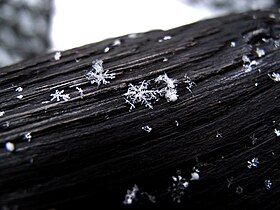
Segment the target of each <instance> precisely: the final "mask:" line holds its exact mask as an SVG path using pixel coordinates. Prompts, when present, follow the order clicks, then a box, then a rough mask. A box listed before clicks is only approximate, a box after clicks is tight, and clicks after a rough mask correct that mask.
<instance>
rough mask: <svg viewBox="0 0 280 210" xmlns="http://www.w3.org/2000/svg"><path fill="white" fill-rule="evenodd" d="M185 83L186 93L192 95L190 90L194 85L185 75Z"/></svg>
mask: <svg viewBox="0 0 280 210" xmlns="http://www.w3.org/2000/svg"><path fill="white" fill-rule="evenodd" d="M184 77H185V81H184V82H185V83H186V85H187V87H186V88H187V89H188V91H189V92H190V93H192V88H193V87H194V86H196V84H195V83H194V82H193V81H192V80H191V78H190V77H189V76H188V75H187V74H186V75H185V76H184Z"/></svg>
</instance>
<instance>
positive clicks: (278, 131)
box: [274, 128, 280, 137]
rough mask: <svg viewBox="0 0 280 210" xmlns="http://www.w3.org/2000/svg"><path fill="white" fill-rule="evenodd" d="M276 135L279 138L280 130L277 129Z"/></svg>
mask: <svg viewBox="0 0 280 210" xmlns="http://www.w3.org/2000/svg"><path fill="white" fill-rule="evenodd" d="M274 133H275V134H276V136H277V137H279V136H280V130H278V129H276V128H275V129H274Z"/></svg>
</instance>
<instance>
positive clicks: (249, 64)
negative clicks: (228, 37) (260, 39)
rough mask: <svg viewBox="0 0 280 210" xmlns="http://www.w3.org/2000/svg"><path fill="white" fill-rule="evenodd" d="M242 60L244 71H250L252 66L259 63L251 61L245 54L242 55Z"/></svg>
mask: <svg viewBox="0 0 280 210" xmlns="http://www.w3.org/2000/svg"><path fill="white" fill-rule="evenodd" d="M242 60H243V68H244V70H245V72H246V73H247V72H250V71H252V69H253V66H257V65H258V64H259V63H258V62H257V61H255V60H253V61H251V60H250V58H248V56H247V55H243V56H242Z"/></svg>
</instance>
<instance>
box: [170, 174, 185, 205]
mask: <svg viewBox="0 0 280 210" xmlns="http://www.w3.org/2000/svg"><path fill="white" fill-rule="evenodd" d="M172 179H173V183H172V185H171V187H169V192H170V193H171V197H172V199H173V201H174V202H176V203H181V199H182V197H183V195H184V194H185V189H186V188H187V187H188V186H189V183H188V182H187V180H186V179H185V178H184V177H182V176H181V171H179V170H178V171H177V175H176V176H172Z"/></svg>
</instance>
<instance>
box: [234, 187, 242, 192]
mask: <svg viewBox="0 0 280 210" xmlns="http://www.w3.org/2000/svg"><path fill="white" fill-rule="evenodd" d="M235 192H236V193H237V194H242V193H243V188H242V187H241V186H238V187H236V190H235Z"/></svg>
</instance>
